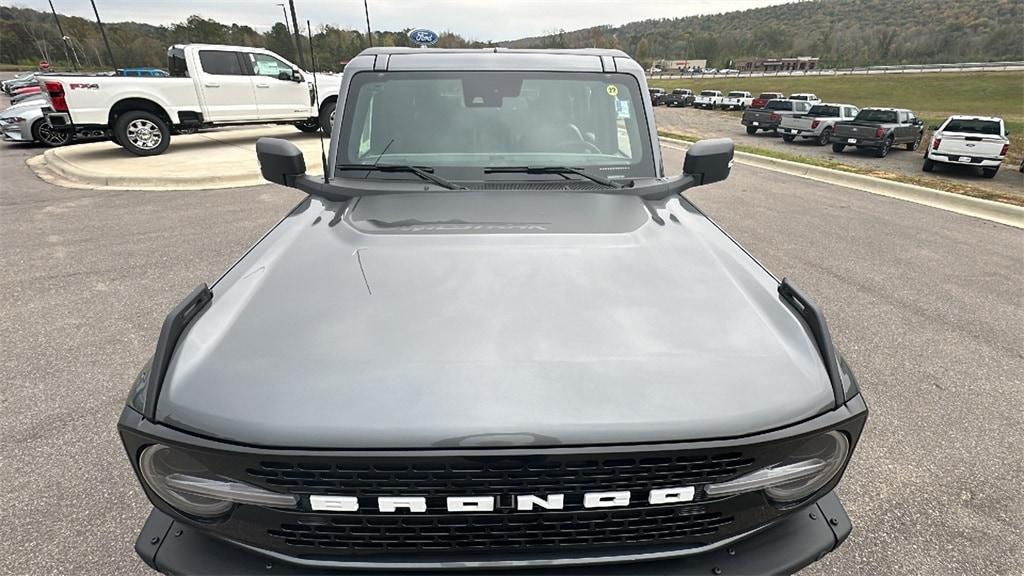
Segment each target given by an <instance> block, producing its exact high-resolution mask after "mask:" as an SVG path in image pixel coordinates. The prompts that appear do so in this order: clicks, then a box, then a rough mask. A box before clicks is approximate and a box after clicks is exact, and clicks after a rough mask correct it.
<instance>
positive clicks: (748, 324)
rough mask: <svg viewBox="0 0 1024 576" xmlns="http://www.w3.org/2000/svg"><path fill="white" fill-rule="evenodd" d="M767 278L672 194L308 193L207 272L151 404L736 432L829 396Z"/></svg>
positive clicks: (226, 417)
mask: <svg viewBox="0 0 1024 576" xmlns="http://www.w3.org/2000/svg"><path fill="white" fill-rule="evenodd" d="M777 287H778V284H777V282H776V281H775V280H774V279H773V278H772V277H771V276H770V275H769V274H768V273H766V272H765V271H764V270H762V269H761V268H760V267H759V266H758V265H757V263H756V262H754V261H753V260H752V259H751V258H750V257H749V256H748V255H746V254H745V253H744V252H743V251H742V250H741V249H740V248H739V247H738V246H736V245H735V244H734V243H732V242H731V241H730V240H729V238H727V237H726V236H725V235H724V234H722V233H721V232H720V231H718V230H717V229H716V228H715V227H714V225H713V224H712V223H711V222H710V221H708V220H707V219H706V218H705V217H704V216H703V215H701V214H700V213H698V212H697V211H696V210H695V209H694V208H693V207H692V206H690V205H689V204H687V203H686V202H685V201H680V200H679V199H678V198H674V199H671V200H668V201H662V202H659V203H649V202H645V201H643V200H641V199H640V198H638V197H634V196H624V195H623V196H616V195H611V194H596V193H584V192H576V193H566V192H550V191H548V192H520V191H517V192H511V191H501V192H488V193H475V192H472V193H471V192H464V193H424V194H406V195H394V196H371V197H365V198H362V199H359V200H354V201H351V202H348V203H341V204H339V203H327V202H324V203H322V202H321V201H320V200H318V199H313V198H311V199H307V200H305V201H304V202H303V203H302V204H300V205H299V206H298V207H297V208H296V210H295V211H293V213H292V214H291V215H290V216H289V217H287V218H285V220H284V221H283V222H282V223H281V224H280V225H278V226H277V227H276V228H275V229H274V230H273V231H272V232H271V233H270V234H269V235H268V236H267V237H266V238H265V239H263V240H262V241H261V242H260V243H259V244H258V245H257V246H256V247H255V248H254V249H253V250H252V251H251V252H250V253H249V254H247V255H246V256H245V257H244V258H243V259H242V260H241V261H240V262H238V263H237V264H236V265H235V266H234V267H233V268H232V269H231V270H229V271H228V273H227V274H226V275H225V276H224V277H223V278H222V279H221V280H220V281H219V282H218V283H217V284H216V285H215V286H214V288H213V294H214V296H213V300H212V303H211V304H210V305H209V306H208V307H207V308H206V309H205V310H204V311H203V312H202V313H201V314H200V315H199V316H198V317H197V319H196V320H195V321H194V322H193V324H192V326H191V327H190V328H189V329H188V331H187V332H186V333H185V334H184V335H183V336H182V339H181V341H180V342H179V345H178V348H177V350H176V352H175V355H174V358H173V360H172V363H171V365H170V367H169V370H168V372H167V377H166V381H165V384H164V386H163V390H162V393H161V397H160V400H159V403H158V405H157V419H158V420H159V421H162V422H164V423H166V424H169V425H172V426H175V427H177V428H180V429H183V430H187V431H192V432H196V433H200V434H202V435H204V436H208V437H214V438H219V439H222V440H226V441H230V442H237V443H242V444H249V445H259V446H276V447H294V448H428V447H461V446H472V447H479V446H501V445H520V446H522V445H536V446H552V445H562V444H572V445H582V444H605V443H613V444H625V443H634V442H656V441H678V440H696V439H710V438H723V437H735V436H741V435H747V434H752V433H756V432H760V431H765V430H768V429H772V428H777V427H780V426H784V425H787V424H792V423H795V422H798V421H801V420H804V419H807V418H809V417H812V416H814V415H816V414H819V413H821V412H822V411H825V410H827V409H828V408H829V407H830V406H831V405H832V403H833V401H834V397H833V393H832V388H831V385H830V383H829V380H828V376H827V374H826V372H825V369H824V366H823V363H822V360H821V357H820V356H819V354H818V352H817V349H816V348H815V347H814V344H813V341H812V339H811V337H810V336H809V333H808V331H807V329H806V328H805V327H804V325H803V324H801V323H800V321H799V320H798V319H797V317H796V316H795V314H794V313H793V312H792V311H791V310H790V309H788V308H787V307H786V305H784V304H783V303H782V301H781V300H780V299H779V296H778V292H777Z"/></svg>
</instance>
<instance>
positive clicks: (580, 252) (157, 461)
mask: <svg viewBox="0 0 1024 576" xmlns="http://www.w3.org/2000/svg"><path fill="white" fill-rule="evenodd" d="M337 109H338V114H340V118H341V121H340V122H337V123H335V125H334V130H333V135H332V138H331V144H330V152H329V156H328V158H329V159H328V161H327V163H326V165H327V166H326V178H325V177H324V176H312V175H306V174H305V162H304V159H303V156H302V153H301V152H299V150H298V149H297V148H296V147H295V146H293V145H292V144H290V143H288V142H286V141H283V140H275V139H263V140H261V141H260V142H259V143H258V145H257V151H258V156H259V162H260V166H261V170H262V173H263V175H264V177H266V179H267V180H270V181H272V182H275V183H277V184H281V185H284V186H290V187H293V188H297V189H299V190H301V191H303V192H305V193H306V194H308V196H307V197H305V198H304V199H303V200H302V201H301V202H299V203H298V205H296V206H295V207H294V209H292V211H291V212H289V213H288V214H287V215H286V216H285V217H284V219H282V220H281V221H280V222H279V223H278V224H277V225H276V226H274V227H273V229H271V230H270V232H268V233H267V234H266V235H265V236H264V237H263V238H262V239H261V240H260V241H259V242H257V243H256V245H255V246H253V247H252V248H251V249H250V250H249V251H248V252H246V253H245V255H244V256H243V257H242V258H241V259H240V260H239V261H238V262H237V263H235V264H234V265H233V266H231V268H229V269H228V271H227V272H225V273H224V275H223V276H221V278H220V279H218V280H217V281H216V282H215V283H214V284H213V285H212V286H211V287H207V286H206V285H201V286H199V287H198V288H196V289H195V290H194V291H193V292H192V293H191V294H190V295H188V296H187V297H186V298H185V299H184V300H183V301H182V302H181V303H180V304H179V305H178V306H177V307H175V308H174V309H173V310H172V311H171V312H170V314H169V315H168V316H167V319H166V321H165V322H164V325H163V328H162V330H161V332H160V336H159V340H158V342H157V345H156V351H155V353H154V355H153V358H152V361H151V362H150V363H149V364H148V365H147V366H146V367H145V368H144V369H143V370H142V372H141V374H140V375H139V377H138V379H137V381H136V382H135V384H134V386H133V388H132V390H131V393H130V395H129V398H128V402H127V406H126V407H125V409H124V412H123V413H122V416H121V419H120V422H119V425H118V428H119V432H120V435H121V438H122V440H123V443H124V446H125V449H126V451H127V455H128V458H129V460H130V462H131V465H132V466H133V468H134V470H135V472H136V474H137V475H138V477H139V479H140V482H141V484H142V487H143V489H144V490H145V493H146V495H147V496H148V498H149V500H150V501H151V502H152V503H153V506H154V509H153V511H152V512H151V514H150V516H149V519H148V521H147V522H146V524H145V526H144V528H143V529H142V533H141V534H140V536H139V538H138V541H137V542H136V545H135V546H136V550H137V551H138V553H139V555H140V556H141V557H142V558H143V560H145V562H146V563H147V564H149V565H150V566H151V567H153V568H155V569H157V570H160V571H163V572H166V573H171V574H248V573H254V574H323V573H327V572H335V571H338V572H342V573H357V574H380V573H388V574H393V573H396V572H401V573H431V572H433V573H438V572H442V573H444V574H477V573H482V572H499V573H502V574H550V573H558V574H621V575H625V574H629V575H635V574H688V573H696V574H753V573H772V574H775V573H791V572H795V571H797V570H799V569H800V568H802V567H804V566H806V565H808V564H810V563H812V562H814V561H815V560H817V559H819V558H821V557H822V556H823V555H824V554H826V553H828V552H830V551H832V550H834V549H835V548H836V547H837V546H839V545H840V544H841V543H842V542H843V540H844V539H845V538H846V537H847V535H848V534H849V533H850V530H851V525H850V521H849V518H848V517H847V515H846V513H845V511H844V510H843V507H842V505H841V504H840V503H839V500H838V499H837V498H836V495H835V488H836V485H837V484H838V483H839V480H840V478H841V476H842V475H843V473H844V471H845V469H846V467H847V464H848V463H849V461H850V457H851V454H852V452H853V450H854V448H855V447H856V445H857V441H858V439H859V437H860V435H861V430H862V429H863V427H864V422H865V419H866V418H867V407H866V405H865V402H864V400H863V398H862V397H861V395H860V393H859V391H858V388H857V383H856V380H855V379H854V377H853V374H852V373H851V372H850V370H849V368H848V367H847V365H846V363H845V362H844V361H843V360H842V358H841V357H840V356H839V354H838V353H837V352H836V350H835V349H834V348H833V345H832V341H831V338H830V335H829V330H828V327H827V326H826V324H825V320H824V318H823V317H822V314H821V313H820V311H819V310H818V309H817V308H816V307H815V305H814V303H813V302H812V301H811V300H810V299H809V298H807V297H806V296H805V295H803V294H802V293H801V292H800V291H799V290H798V289H797V288H796V287H794V286H793V285H792V284H791V283H790V282H788V281H786V280H782V281H779V280H778V279H777V278H776V277H775V276H773V275H772V274H771V273H770V272H768V271H767V270H765V269H764V268H763V267H762V266H761V265H760V264H759V263H758V262H757V261H756V260H754V259H753V258H752V257H751V256H750V255H749V254H748V253H747V252H745V251H744V250H743V248H742V247H740V246H739V245H737V244H736V242H735V241H733V240H732V239H731V238H730V237H729V236H728V235H726V234H725V233H724V232H723V231H722V230H721V229H720V228H719V227H718V226H717V225H716V224H715V223H714V222H713V221H711V220H710V219H709V218H708V217H707V216H706V215H705V214H703V213H702V212H701V211H700V209H699V208H698V207H697V206H695V205H694V204H692V203H691V202H690V201H689V200H687V199H686V198H685V197H684V196H682V195H681V194H680V193H681V192H683V191H684V190H686V189H688V188H691V187H694V186H701V185H707V184H711V183H714V182H719V181H722V180H725V179H726V178H727V177H728V175H729V171H730V168H731V165H732V156H733V145H732V142H731V141H729V140H709V141H701V142H697V143H695V144H693V145H692V146H690V148H689V152H688V153H687V155H686V159H685V161H684V163H683V166H682V174H681V175H676V171H677V169H678V168H679V167H674V168H666V167H665V166H664V165H663V163H662V158H661V153H660V148H659V146H658V141H657V132H656V130H655V126H654V114H653V109H652V106H651V102H650V99H649V98H648V93H647V86H646V83H645V81H644V73H643V70H642V69H641V67H640V66H639V65H638V64H637V63H636V62H634V61H633V60H631V59H630V58H629V57H628V56H626V54H624V53H622V52H619V51H615V50H570V51H530V50H504V49H488V50H485V51H480V50H473V51H471V50H435V49H418V48H383V49H371V50H367V51H364V52H363V53H362V54H360V55H359V56H358V57H357V58H355V59H353V60H352V61H351V62H350V63H349V64H348V66H347V67H346V71H345V78H344V83H343V85H342V86H341V91H340V95H339V99H338V108H337Z"/></svg>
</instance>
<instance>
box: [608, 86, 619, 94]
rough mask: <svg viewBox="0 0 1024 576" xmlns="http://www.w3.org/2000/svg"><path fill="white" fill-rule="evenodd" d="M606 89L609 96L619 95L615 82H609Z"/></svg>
mask: <svg viewBox="0 0 1024 576" xmlns="http://www.w3.org/2000/svg"><path fill="white" fill-rule="evenodd" d="M607 90H608V95H609V96H618V95H619V87H618V86H616V85H615V84H609V85H608V88H607Z"/></svg>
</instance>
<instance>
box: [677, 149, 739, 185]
mask: <svg viewBox="0 0 1024 576" xmlns="http://www.w3.org/2000/svg"><path fill="white" fill-rule="evenodd" d="M735 148H736V145H735V144H733V141H732V140H730V139H728V138H712V139H708V140H701V141H699V142H694V143H693V144H691V145H690V149H689V150H687V152H686V158H685V159H683V174H684V175H686V176H691V177H692V178H693V179H694V181H695V184H694V185H695V186H703V185H704V184H711V183H714V182H720V181H722V180H725V179H726V178H728V177H729V172H730V171H731V170H732V158H733V153H734V151H735Z"/></svg>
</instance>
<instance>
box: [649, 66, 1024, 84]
mask: <svg viewBox="0 0 1024 576" xmlns="http://www.w3.org/2000/svg"><path fill="white" fill-rule="evenodd" d="M1016 70H1024V62H962V63H959V64H903V65H899V66H862V67H854V68H829V69H815V70H777V71H774V72H754V71H742V70H741V71H739V72H729V73H722V72H716V73H714V74H704V73H683V74H679V73H676V74H648V75H647V77H648V78H651V79H658V80H662V79H663V80H672V79H679V78H686V79H690V78H692V79H702V78H766V77H767V78H774V77H789V76H795V77H804V76H849V75H868V74H919V73H922V72H1006V71H1016Z"/></svg>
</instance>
